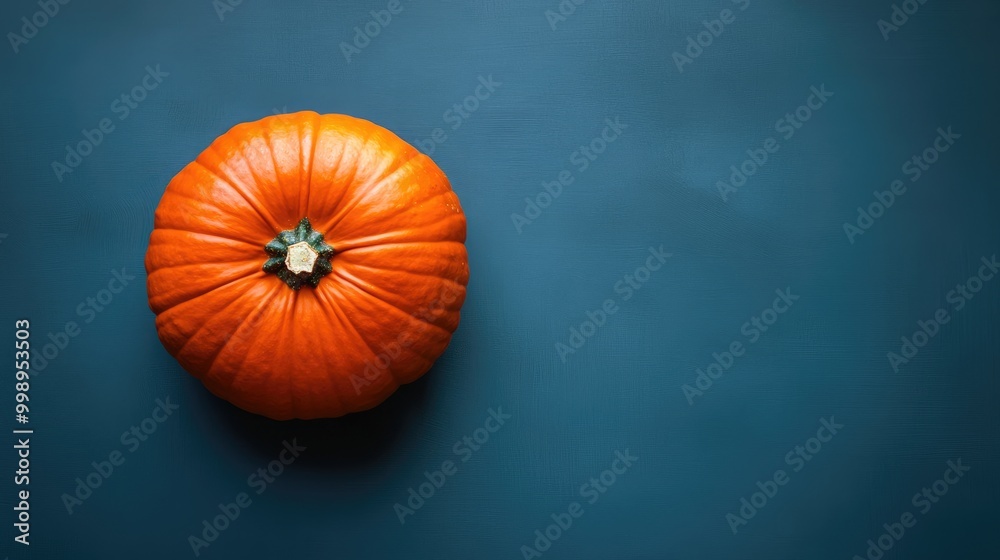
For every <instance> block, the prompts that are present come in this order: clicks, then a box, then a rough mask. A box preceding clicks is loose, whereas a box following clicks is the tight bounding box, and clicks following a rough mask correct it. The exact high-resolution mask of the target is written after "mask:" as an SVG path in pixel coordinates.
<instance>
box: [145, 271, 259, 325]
mask: <svg viewBox="0 0 1000 560" xmlns="http://www.w3.org/2000/svg"><path fill="white" fill-rule="evenodd" d="M156 272H157V271H156V270H154V271H153V272H151V273H149V274H148V275H147V278H149V277H151V276H152V275H153V274H155V273H156ZM258 274H259V275H261V276H262V277H263V276H267V273H266V272H264V271H263V270H254V271H252V272H251V273H250V274H247V275H246V276H238V277H236V278H233V279H232V280H230V281H228V282H226V283H224V284H219V285H218V286H214V287H211V288H209V289H208V290H206V291H204V292H201V293H200V294H197V295H193V296H190V297H186V298H185V299H184V301H180V302H177V303H175V304H173V305H171V306H169V307H164V308H160V310H159V311H156V310H154V312H155V313H156V314H157V315H160V314H161V313H166V312H168V311H170V310H171V309H173V308H175V307H177V306H178V305H182V304H184V303H188V302H191V301H194V300H196V299H198V298H202V297H205V296H207V295H209V294H211V293H214V292H216V291H218V290H221V289H223V288H226V287H228V286H229V285H230V284H233V283H234V282H239V281H241V280H248V279H250V278H253V277H254V276H257V275H258Z"/></svg>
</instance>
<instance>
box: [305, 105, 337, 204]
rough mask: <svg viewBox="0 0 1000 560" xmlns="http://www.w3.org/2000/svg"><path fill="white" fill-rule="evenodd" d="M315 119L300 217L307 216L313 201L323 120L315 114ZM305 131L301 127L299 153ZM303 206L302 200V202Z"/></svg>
mask: <svg viewBox="0 0 1000 560" xmlns="http://www.w3.org/2000/svg"><path fill="white" fill-rule="evenodd" d="M313 115H315V117H314V118H313V120H312V142H310V144H311V145H310V146H309V171H307V172H306V205H305V207H304V208H299V215H300V216H305V215H307V213H308V212H309V208H311V206H310V201H311V200H312V175H313V165H314V164H315V163H316V146H317V145H318V144H319V141H318V140H319V134H320V132H319V131H320V124H321V123H322V120H323V118H322V117H320V116H319V113H313ZM304 135H305V130H304V127H301V126H300V127H299V146H300V148H299V152H300V153H301V152H302V149H301V146H302V142H303V141H304V140H305V136H304ZM341 159H343V157H341ZM300 206H301V200H300Z"/></svg>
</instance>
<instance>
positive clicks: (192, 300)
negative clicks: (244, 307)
mask: <svg viewBox="0 0 1000 560" xmlns="http://www.w3.org/2000/svg"><path fill="white" fill-rule="evenodd" d="M245 296H246V292H243V293H240V294H239V295H237V296H236V297H235V298H233V299H232V300H231V301H230V302H229V303H227V304H226V305H225V306H224V307H223V308H222V309H220V310H219V311H217V312H216V313H214V316H218V315H222V314H224V313H226V311H227V310H228V309H229V308H230V307H232V306H233V305H235V304H236V303H237V302H239V301H240V300H241V299H243V298H244V297H245ZM197 299H198V298H190V299H188V300H187V301H186V302H185V303H190V304H191V305H196V300H197ZM209 323H210V321H204V322H202V323H201V324H200V325H198V328H197V329H195V331H194V332H193V333H191V336H189V337H187V340H185V341H184V344H182V345H181V347H180V348H178V349H177V354H176V356H180V355H181V354H183V353H184V349H186V348H187V346H188V344H191V341H192V340H194V339H196V338H198V335H199V334H201V331H203V330H205V327H207V326H208V324H209ZM229 340H232V336H230V337H229V339H227V340H226V343H227V344H228V343H229ZM216 356H218V354H216Z"/></svg>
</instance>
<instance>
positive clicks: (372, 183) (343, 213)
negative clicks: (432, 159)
mask: <svg viewBox="0 0 1000 560" xmlns="http://www.w3.org/2000/svg"><path fill="white" fill-rule="evenodd" d="M372 136H373V135H369V137H368V139H367V140H365V144H367V143H368V142H370V141H371V137H372ZM419 154H420V152H419V151H416V150H415V149H414V153H412V154H411V155H410V157H408V158H406V159H405V160H403V162H402V163H400V164H398V165H396V167H395V168H394V169H393V170H392V171H390V172H388V173H386V174H385V175H384V176H382V177H378V178H374V177H372V178H369V180H368V181H367V182H365V183H364V184H363V185H358V187H357V188H356V189H354V190H355V192H357V191H361V194H355V193H352V194H354V196H352V198H353V201H351V202H349V203H348V206H347V207H344V208H342V207H341V204H342V203H343V201H344V197H343V196H341V198H340V200H338V201H337V205H336V206H335V207H334V209H333V212H332V214H333V215H334V220H335V221H334V222H333V223H332V224H330V227H328V228H327V229H325V230H324V231H333V230H334V228H336V227H337V225H338V224H340V223H341V222H343V221H344V219H346V218H347V217H349V216H350V214H351V212H352V211H353V210H354V209H355V208H357V207H358V204H360V203H361V202H362V201H364V200H365V195H366V194H367V193H370V192H372V191H374V190H375V189H377V188H379V187H380V186H382V185H383V184H384V183H385V181H386V180H388V179H389V178H390V177H392V176H393V175H395V174H396V173H398V172H399V171H400V170H401V169H403V168H404V167H405V166H406V165H408V164H409V163H410V162H411V161H413V160H414V159H416V157H417V155H419ZM355 176H357V167H355V171H354V176H352V177H351V181H350V183H353V182H354V178H355ZM350 183H348V185H347V187H345V188H344V195H346V194H347V191H348V190H350ZM362 189H363V190H362Z"/></svg>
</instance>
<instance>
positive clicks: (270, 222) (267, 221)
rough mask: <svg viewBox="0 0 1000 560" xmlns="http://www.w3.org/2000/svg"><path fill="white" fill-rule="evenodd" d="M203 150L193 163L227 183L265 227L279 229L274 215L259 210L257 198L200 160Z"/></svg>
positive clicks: (203, 153) (259, 204)
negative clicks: (252, 197)
mask: <svg viewBox="0 0 1000 560" xmlns="http://www.w3.org/2000/svg"><path fill="white" fill-rule="evenodd" d="M211 149H212V147H211V146H210V147H209V148H208V150H211ZM208 150H205V152H207V151H208ZM205 152H202V153H201V154H199V155H198V157H197V158H196V159H195V160H194V162H193V163H197V164H198V165H200V166H201V167H202V168H203V169H205V170H206V171H208V172H209V173H210V174H211V175H213V176H214V177H216V178H217V179H219V180H220V181H221V182H222V183H224V184H226V185H228V186H229V188H231V189H232V190H233V192H235V193H236V194H238V195H240V196H241V197H242V198H243V200H245V201H246V202H247V204H248V205H249V206H250V208H251V209H252V210H253V211H254V212H256V213H257V215H258V216H260V219H261V220H262V221H263V222H264V225H266V226H267V227H269V228H271V229H273V230H275V231H277V230H280V229H281V228H279V227H277V226H276V225H275V224H276V223H277V222H276V221H275V219H274V217H273V216H271V215H270V214H269V213H265V212H264V211H262V210H261V208H260V207H259V206H261V203H260V201H259V200H257V199H253V200H251V197H250V196H248V195H247V193H245V192H243V191H242V190H241V189H240V188H239V187H237V186H236V184H235V183H233V182H232V181H229V180H228V179H226V178H224V177H223V176H222V175H221V174H220V173H219V172H218V171H217V170H214V169H212V168H211V167H209V166H208V165H206V164H205V163H204V162H203V161H201V160H202V157H203V156H204V155H205Z"/></svg>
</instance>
